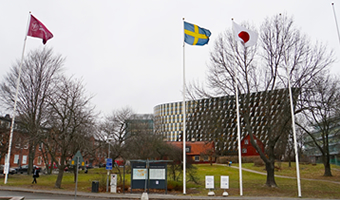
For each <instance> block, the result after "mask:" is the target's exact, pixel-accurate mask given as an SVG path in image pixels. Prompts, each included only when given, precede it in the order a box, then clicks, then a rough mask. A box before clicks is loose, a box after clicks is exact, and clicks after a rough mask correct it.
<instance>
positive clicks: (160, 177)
mask: <svg viewBox="0 0 340 200" xmlns="http://www.w3.org/2000/svg"><path fill="white" fill-rule="evenodd" d="M166 174H167V163H166V162H159V163H157V162H152V161H150V163H148V167H147V164H146V162H138V161H131V189H145V188H147V189H165V190H166V188H167V176H166ZM145 181H146V183H145Z"/></svg>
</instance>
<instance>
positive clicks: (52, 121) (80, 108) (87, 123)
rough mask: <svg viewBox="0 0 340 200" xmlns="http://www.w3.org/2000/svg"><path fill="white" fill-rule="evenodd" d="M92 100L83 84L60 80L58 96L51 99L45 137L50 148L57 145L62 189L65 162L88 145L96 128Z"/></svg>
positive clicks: (58, 180)
mask: <svg viewBox="0 0 340 200" xmlns="http://www.w3.org/2000/svg"><path fill="white" fill-rule="evenodd" d="M90 100H91V97H87V96H86V95H85V89H84V86H83V85H82V83H81V82H80V81H77V80H72V79H71V78H66V77H61V79H60V81H59V83H58V85H57V86H56V90H55V93H54V94H53V95H51V96H50V97H49V98H48V102H49V107H48V110H47V112H48V116H47V119H48V120H47V123H48V125H49V126H50V127H51V130H52V131H51V132H50V133H49V134H47V135H46V138H45V139H46V140H47V141H48V142H47V143H48V144H49V145H54V148H55V150H56V152H57V155H59V156H60V165H59V166H58V169H59V173H58V177H57V180H56V183H55V187H56V188H60V187H61V181H62V178H63V174H64V169H65V167H66V164H65V163H66V161H68V159H70V158H72V156H73V155H74V154H75V153H76V151H78V150H82V148H84V147H86V146H87V145H89V142H90V138H91V136H93V135H92V133H91V132H90V131H91V130H92V127H93V126H94V118H95V114H94V107H93V106H91V104H90Z"/></svg>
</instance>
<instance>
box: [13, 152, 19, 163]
mask: <svg viewBox="0 0 340 200" xmlns="http://www.w3.org/2000/svg"><path fill="white" fill-rule="evenodd" d="M13 163H14V164H18V163H19V155H18V154H15V155H14V161H13Z"/></svg>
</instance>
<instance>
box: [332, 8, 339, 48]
mask: <svg viewBox="0 0 340 200" xmlns="http://www.w3.org/2000/svg"><path fill="white" fill-rule="evenodd" d="M332 7H333V14H334V19H335V25H336V31H337V32H338V38H339V43H340V33H339V26H338V20H337V19H336V15H335V10H334V3H332Z"/></svg>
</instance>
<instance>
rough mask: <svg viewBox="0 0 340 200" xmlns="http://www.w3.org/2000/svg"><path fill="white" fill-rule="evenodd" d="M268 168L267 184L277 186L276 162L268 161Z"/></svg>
mask: <svg viewBox="0 0 340 200" xmlns="http://www.w3.org/2000/svg"><path fill="white" fill-rule="evenodd" d="M266 170H267V182H266V185H267V186H268V187H277V185H276V182H275V177H274V170H275V167H274V162H272V161H270V162H268V163H266Z"/></svg>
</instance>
